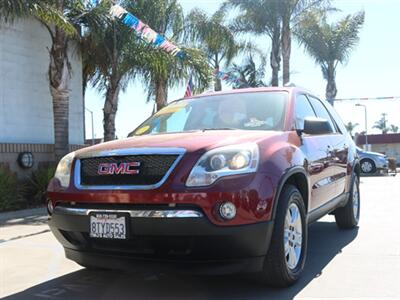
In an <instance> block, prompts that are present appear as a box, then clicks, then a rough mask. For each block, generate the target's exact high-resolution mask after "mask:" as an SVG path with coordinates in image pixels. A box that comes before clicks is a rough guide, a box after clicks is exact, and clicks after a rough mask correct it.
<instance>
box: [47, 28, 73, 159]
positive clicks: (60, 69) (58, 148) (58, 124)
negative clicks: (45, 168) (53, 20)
mask: <svg viewBox="0 0 400 300" xmlns="http://www.w3.org/2000/svg"><path fill="white" fill-rule="evenodd" d="M67 49H68V38H67V37H66V35H65V33H64V32H63V31H62V30H59V29H58V28H57V27H56V28H55V29H54V34H53V44H52V47H51V49H50V65H49V81H50V93H51V96H52V100H53V122H54V154H55V159H56V161H59V160H60V159H61V158H62V157H63V156H64V155H66V154H67V153H68V152H69V80H70V66H69V61H68V54H67Z"/></svg>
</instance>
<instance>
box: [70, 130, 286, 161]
mask: <svg viewBox="0 0 400 300" xmlns="http://www.w3.org/2000/svg"><path fill="white" fill-rule="evenodd" d="M279 134H282V132H277V131H250V130H206V131H194V132H182V133H168V134H155V135H143V136H135V137H131V138H126V139H123V140H115V141H111V142H107V143H102V144H99V145H95V146H91V147H87V148H84V149H81V150H78V151H77V152H76V154H77V156H79V155H85V154H88V153H92V152H99V151H109V150H116V149H129V148H185V149H186V151H187V152H189V153H190V152H196V151H206V150H209V149H212V148H217V147H222V146H227V145H234V144H243V143H249V142H256V143H257V142H260V141H263V140H265V139H266V138H268V137H272V136H276V135H279Z"/></svg>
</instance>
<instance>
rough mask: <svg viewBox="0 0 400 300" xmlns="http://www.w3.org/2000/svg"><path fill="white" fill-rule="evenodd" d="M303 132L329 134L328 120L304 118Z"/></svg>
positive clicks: (330, 129) (330, 131) (330, 128)
mask: <svg viewBox="0 0 400 300" xmlns="http://www.w3.org/2000/svg"><path fill="white" fill-rule="evenodd" d="M302 132H303V133H306V134H329V133H332V132H333V130H332V127H331V124H330V123H329V121H328V120H326V119H321V118H305V119H304V129H303V130H302Z"/></svg>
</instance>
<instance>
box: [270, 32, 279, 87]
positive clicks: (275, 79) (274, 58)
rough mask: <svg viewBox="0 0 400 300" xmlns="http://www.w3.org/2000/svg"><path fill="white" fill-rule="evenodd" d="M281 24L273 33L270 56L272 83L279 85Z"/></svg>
mask: <svg viewBox="0 0 400 300" xmlns="http://www.w3.org/2000/svg"><path fill="white" fill-rule="evenodd" d="M279 27H280V26H277V28H276V30H274V33H273V35H272V49H271V56H270V64H271V68H272V78H271V85H272V86H278V85H279V70H280V65H281V53H280V52H281V45H280V28H279Z"/></svg>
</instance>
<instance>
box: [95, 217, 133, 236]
mask: <svg viewBox="0 0 400 300" xmlns="http://www.w3.org/2000/svg"><path fill="white" fill-rule="evenodd" d="M126 232H127V227H126V217H125V216H123V215H122V216H121V215H118V214H112V213H111V214H110V213H94V214H91V215H90V237H92V238H100V239H117V240H124V239H126V237H127V234H126Z"/></svg>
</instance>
